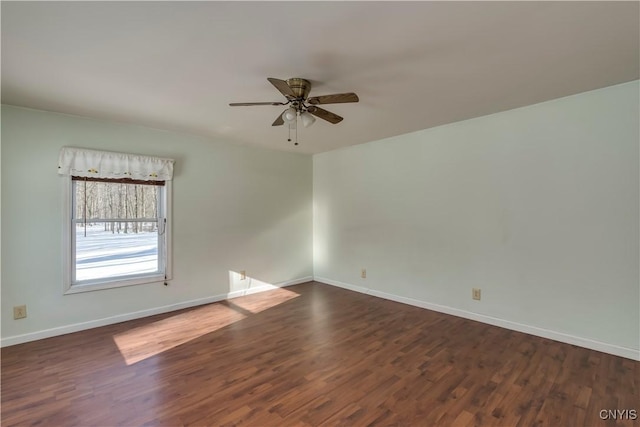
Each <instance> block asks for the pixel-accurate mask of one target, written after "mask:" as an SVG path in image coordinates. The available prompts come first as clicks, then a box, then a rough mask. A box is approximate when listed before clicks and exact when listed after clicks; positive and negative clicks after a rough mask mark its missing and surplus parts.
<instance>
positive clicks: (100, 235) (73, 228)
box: [59, 148, 172, 293]
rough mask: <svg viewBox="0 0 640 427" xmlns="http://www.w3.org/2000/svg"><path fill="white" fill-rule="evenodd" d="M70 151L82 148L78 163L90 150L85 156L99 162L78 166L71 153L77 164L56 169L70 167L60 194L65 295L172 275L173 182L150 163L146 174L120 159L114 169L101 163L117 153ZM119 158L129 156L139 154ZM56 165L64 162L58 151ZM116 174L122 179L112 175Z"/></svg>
mask: <svg viewBox="0 0 640 427" xmlns="http://www.w3.org/2000/svg"><path fill="white" fill-rule="evenodd" d="M63 150H65V149H64V148H63ZM73 150H80V153H81V154H82V155H83V156H82V157H83V160H82V161H86V159H85V158H84V157H86V156H85V155H86V154H87V153H89V155H90V156H89V157H91V156H93V157H94V159H92V160H91V164H92V165H99V166H94V167H89V168H87V167H86V164H83V165H78V164H77V163H78V160H77V157H79V156H78V155H75V156H72V157H74V158H76V159H75V160H73V161H71V162H68V161H67V163H71V164H75V166H77V168H76V167H66V166H63V167H60V166H59V170H60V169H63V171H67V170H69V172H68V173H69V174H68V175H67V176H66V179H65V192H64V193H65V227H64V230H65V231H64V233H65V239H64V240H65V264H66V265H65V277H64V282H65V288H64V291H65V293H77V292H85V291H93V290H99V289H107V288H113V287H120V286H130V285H137V284H143V283H152V282H162V281H165V280H168V279H170V278H171V277H170V276H171V268H170V267H171V262H170V261H171V257H170V248H171V245H170V242H171V240H170V237H171V221H170V207H171V203H170V198H171V180H162V179H161V178H162V176H161V175H162V174H158V173H157V171H156V169H157V167H156V168H153V167H152V170H151V171H150V172H149V170H144V171H142V172H141V171H140V170H138V169H140V168H139V167H135V168H134V170H135V171H136V172H131V171H130V170H131V169H132V163H131V162H124V164H123V165H122V166H121V167H120V168H115V169H114V168H113V165H112V164H108V166H109V167H105V166H107V163H108V162H105V158H104V155H105V154H107V156H106V158H108V159H113V156H114V155H116V154H115V153H105V152H92V151H91V150H82V149H73ZM96 153H99V154H102V156H100V155H96ZM67 156H68V155H67ZM120 156H125V157H124V158H127V159H129V160H131V157H133V158H134V159H136V160H139V159H140V158H141V157H140V156H134V155H120ZM142 159H144V160H148V159H150V160H156V159H155V158H146V157H142ZM158 160H162V159H158ZM171 162H172V161H171ZM60 163H61V165H63V164H64V163H65V162H64V161H63V155H62V153H61V162H60ZM151 163H153V162H151ZM143 166H144V167H143V168H142V169H148V168H149V164H144V165H143ZM100 170H107V171H110V172H109V173H108V174H106V173H103V174H102V175H105V174H106V175H109V176H110V177H100V176H95V175H100ZM114 170H115V171H118V170H120V171H121V172H114ZM84 171H86V172H84ZM171 171H172V169H171ZM61 174H63V175H66V173H63V172H61ZM87 175H90V176H87ZM114 175H115V176H118V175H124V176H126V178H122V177H116V178H114V177H113V176H114ZM129 176H134V177H135V178H138V177H143V178H149V177H151V179H134V178H129ZM169 176H170V175H169Z"/></svg>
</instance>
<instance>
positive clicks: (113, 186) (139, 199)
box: [74, 181, 162, 219]
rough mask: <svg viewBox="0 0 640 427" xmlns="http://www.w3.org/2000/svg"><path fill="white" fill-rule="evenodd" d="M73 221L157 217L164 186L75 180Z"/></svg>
mask: <svg viewBox="0 0 640 427" xmlns="http://www.w3.org/2000/svg"><path fill="white" fill-rule="evenodd" d="M74 184H75V185H74V186H75V209H74V218H78V219H81V218H85V214H86V217H87V218H88V219H92V218H94V219H120V218H156V217H157V216H158V192H159V191H162V187H158V186H156V185H144V184H123V183H111V182H95V181H74Z"/></svg>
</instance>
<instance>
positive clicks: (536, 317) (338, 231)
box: [313, 81, 640, 357]
mask: <svg viewBox="0 0 640 427" xmlns="http://www.w3.org/2000/svg"><path fill="white" fill-rule="evenodd" d="M638 91H639V88H638V82H637V81H635V82H631V83H627V84H622V85H617V86H613V87H609V88H604V89H600V90H595V91H592V92H587V93H583V94H579V95H575V96H571V97H567V98H562V99H557V100H553V101H549V102H545V103H541V104H537V105H532V106H528V107H525V108H519V109H516V110H511V111H507V112H503V113H498V114H494V115H490V116H486V117H481V118H477V119H473V120H467V121H464V122H459V123H454V124H450V125H446V126H441V127H437V128H432V129H428V130H423V131H420V132H415V133H411V134H407V135H402V136H398V137H394V138H389V139H385V140H381V141H376V142H371V143H367V144H362V145H357V146H352V147H348V148H345V149H340V150H336V151H332V152H327V153H323V154H319V155H315V156H314V162H313V167H314V273H315V275H316V278H318V279H319V280H323V279H329V280H330V281H331V282H334V283H338V284H342V285H344V286H350V287H354V289H355V287H359V290H364V291H365V292H371V293H374V294H378V295H380V294H386V295H388V296H395V297H400V298H409V299H413V300H415V301H418V302H420V303H428V304H433V305H440V306H442V307H443V308H445V309H446V310H449V311H450V312H453V313H457V314H463V315H468V316H469V317H471V318H479V319H482V320H483V321H494V320H495V322H494V323H497V324H503V325H506V326H508V327H514V326H515V327H516V328H520V329H522V330H527V331H531V332H534V333H536V332H537V333H540V332H542V333H543V335H544V334H545V333H546V334H547V335H549V336H553V337H560V338H562V337H563V335H564V336H565V338H567V337H568V338H569V340H570V341H571V340H572V339H573V340H574V341H576V342H580V343H581V344H585V343H587V344H589V341H590V340H593V341H596V342H598V343H600V344H605V347H607V346H609V347H607V348H609V349H611V348H615V347H621V349H620V351H619V353H620V354H625V355H634V354H635V355H637V354H638V349H640V342H639V340H640V293H639V284H638V280H639V271H638V260H639V249H638V237H639V236H638V228H639V227H638V222H639V208H638V205H639V200H638V193H639V184H638V154H639V148H638V147H639V136H638V128H639V111H638V104H639V101H638V93H639V92H638ZM361 268H367V278H366V279H362V278H360V270H361ZM474 287H477V288H481V289H482V300H481V301H479V302H478V301H473V300H472V299H471V289H472V288H474ZM476 315H480V316H476ZM474 316H475V317H474ZM574 338H575V339H574ZM598 345H599V344H598ZM596 347H597V345H596ZM600 347H602V346H600ZM600 347H599V348H600ZM635 357H637V356H635Z"/></svg>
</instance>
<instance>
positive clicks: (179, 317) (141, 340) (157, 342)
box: [113, 304, 246, 365]
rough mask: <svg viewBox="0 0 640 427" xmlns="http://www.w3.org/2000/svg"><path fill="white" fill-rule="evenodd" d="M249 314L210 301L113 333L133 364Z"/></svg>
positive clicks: (125, 355)
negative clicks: (206, 303) (146, 323)
mask: <svg viewBox="0 0 640 427" xmlns="http://www.w3.org/2000/svg"><path fill="white" fill-rule="evenodd" d="M244 318H246V316H245V315H244V314H242V313H239V312H238V311H237V310H233V309H232V308H229V307H227V306H225V305H222V304H210V305H206V306H202V307H198V308H195V309H192V310H189V311H186V312H182V313H179V314H176V315H174V316H170V317H167V318H165V319H162V320H158V321H156V322H153V323H150V324H148V325H144V326H140V327H137V328H134V329H131V330H129V331H126V332H122V333H119V334H116V335H114V336H113V341H114V342H115V343H116V345H117V346H118V349H119V350H120V353H121V354H122V357H123V358H124V360H125V362H126V363H127V365H133V364H134V363H138V362H140V361H142V360H145V359H148V358H149V357H152V356H155V355H157V354H160V353H162V352H165V351H167V350H170V349H172V348H174V347H177V346H179V345H181V344H184V343H186V342H188V341H191V340H193V339H196V338H199V337H201V336H203V335H206V334H209V333H211V332H214V331H217V330H219V329H222V328H224V327H225V326H228V325H230V324H232V323H234V322H237V321H238V320H242V319H244Z"/></svg>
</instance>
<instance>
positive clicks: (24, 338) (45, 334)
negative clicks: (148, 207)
mask: <svg viewBox="0 0 640 427" xmlns="http://www.w3.org/2000/svg"><path fill="white" fill-rule="evenodd" d="M312 280H313V277H311V276H308V277H303V278H300V279H295V280H288V281H286V282H281V283H276V284H273V285H272V284H262V285H261V286H257V287H255V288H250V289H243V290H239V291H233V292H228V293H226V294H220V295H213V296H210V297H206V298H198V299H194V300H190V301H183V302H179V303H176V304H171V305H165V306H162V307H155V308H151V309H148V310H141V311H135V312H133V313H125V314H119V315H116V316H111V317H105V318H103V319H98V320H91V321H89V322H82V323H75V324H72V325H66V326H59V327H57V328H51V329H45V330H42V331H37V332H30V333H28V334H23V335H14V336H12V337H6V338H2V340H0V347H8V346H11V345H16V344H22V343H26V342H30V341H36V340H41V339H44V338H51V337H55V336H58V335H64V334H70V333H73V332H79V331H84V330H86V329H93V328H99V327H101V326H107V325H112V324H114V323H120V322H126V321H127V320H134V319H140V318H142V317H149V316H154V315H156V314H163V313H168V312H171V311H176V310H182V309H184V308H190V307H196V306H198V305H204V304H211V303H213V302H218V301H222V300H226V299H232V298H237V297H240V296H244V295H250V294H255V293H258V292H264V291H270V290H272V289H278V288H284V287H286V286H293V285H298V284H300V283H306V282H310V281H312Z"/></svg>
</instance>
